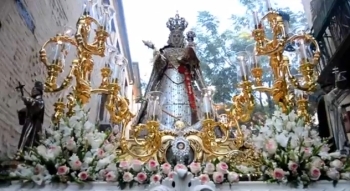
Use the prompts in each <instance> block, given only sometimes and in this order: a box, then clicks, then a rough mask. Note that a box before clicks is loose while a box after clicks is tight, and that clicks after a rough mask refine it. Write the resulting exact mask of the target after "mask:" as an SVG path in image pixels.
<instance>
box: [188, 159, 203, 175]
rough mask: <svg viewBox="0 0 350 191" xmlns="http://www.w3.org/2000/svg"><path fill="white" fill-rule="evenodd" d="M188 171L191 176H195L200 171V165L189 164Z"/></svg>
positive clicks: (196, 163)
mask: <svg viewBox="0 0 350 191" xmlns="http://www.w3.org/2000/svg"><path fill="white" fill-rule="evenodd" d="M190 170H191V172H192V173H193V174H197V173H199V172H200V171H201V164H200V163H198V162H193V163H191V164H190Z"/></svg>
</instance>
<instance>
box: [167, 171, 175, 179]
mask: <svg viewBox="0 0 350 191" xmlns="http://www.w3.org/2000/svg"><path fill="white" fill-rule="evenodd" d="M175 174H176V173H175V172H174V171H171V172H169V173H168V178H170V179H173V178H174V176H175Z"/></svg>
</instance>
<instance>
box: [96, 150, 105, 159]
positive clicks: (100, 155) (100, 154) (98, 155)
mask: <svg viewBox="0 0 350 191" xmlns="http://www.w3.org/2000/svg"><path fill="white" fill-rule="evenodd" d="M104 157H105V151H104V150H103V149H98V150H97V158H99V159H102V158H104Z"/></svg>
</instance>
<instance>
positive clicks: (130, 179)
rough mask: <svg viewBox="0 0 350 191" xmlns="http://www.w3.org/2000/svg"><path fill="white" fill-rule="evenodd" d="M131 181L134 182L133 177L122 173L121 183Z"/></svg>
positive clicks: (128, 173)
mask: <svg viewBox="0 0 350 191" xmlns="http://www.w3.org/2000/svg"><path fill="white" fill-rule="evenodd" d="M132 180H134V176H133V175H132V174H131V173H130V172H124V174H123V181H124V182H131V181H132Z"/></svg>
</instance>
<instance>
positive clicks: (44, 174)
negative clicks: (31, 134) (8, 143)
mask: <svg viewBox="0 0 350 191" xmlns="http://www.w3.org/2000/svg"><path fill="white" fill-rule="evenodd" d="M75 110H76V115H75V116H73V117H71V118H69V119H68V118H66V119H62V120H61V122H60V124H59V125H58V126H57V127H56V129H55V130H53V129H49V130H47V132H46V139H44V140H42V142H41V145H39V146H38V147H36V148H32V149H31V150H29V151H27V152H24V153H23V155H24V156H23V158H24V160H25V161H24V163H23V164H20V165H18V167H17V170H16V171H15V172H13V173H11V176H14V177H18V178H20V179H24V180H32V181H34V182H35V183H37V184H39V185H41V184H44V183H48V182H51V181H56V182H83V181H93V180H97V179H98V177H99V172H100V171H101V170H102V169H104V170H108V171H110V172H112V171H114V170H116V163H115V162H114V161H115V160H116V156H115V154H114V151H115V145H114V144H112V143H109V141H108V138H109V135H110V133H104V132H98V130H97V129H96V125H95V124H93V123H91V122H89V121H88V116H87V115H88V113H87V112H85V111H84V110H83V109H82V107H80V106H79V107H77V108H76V109H75Z"/></svg>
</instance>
